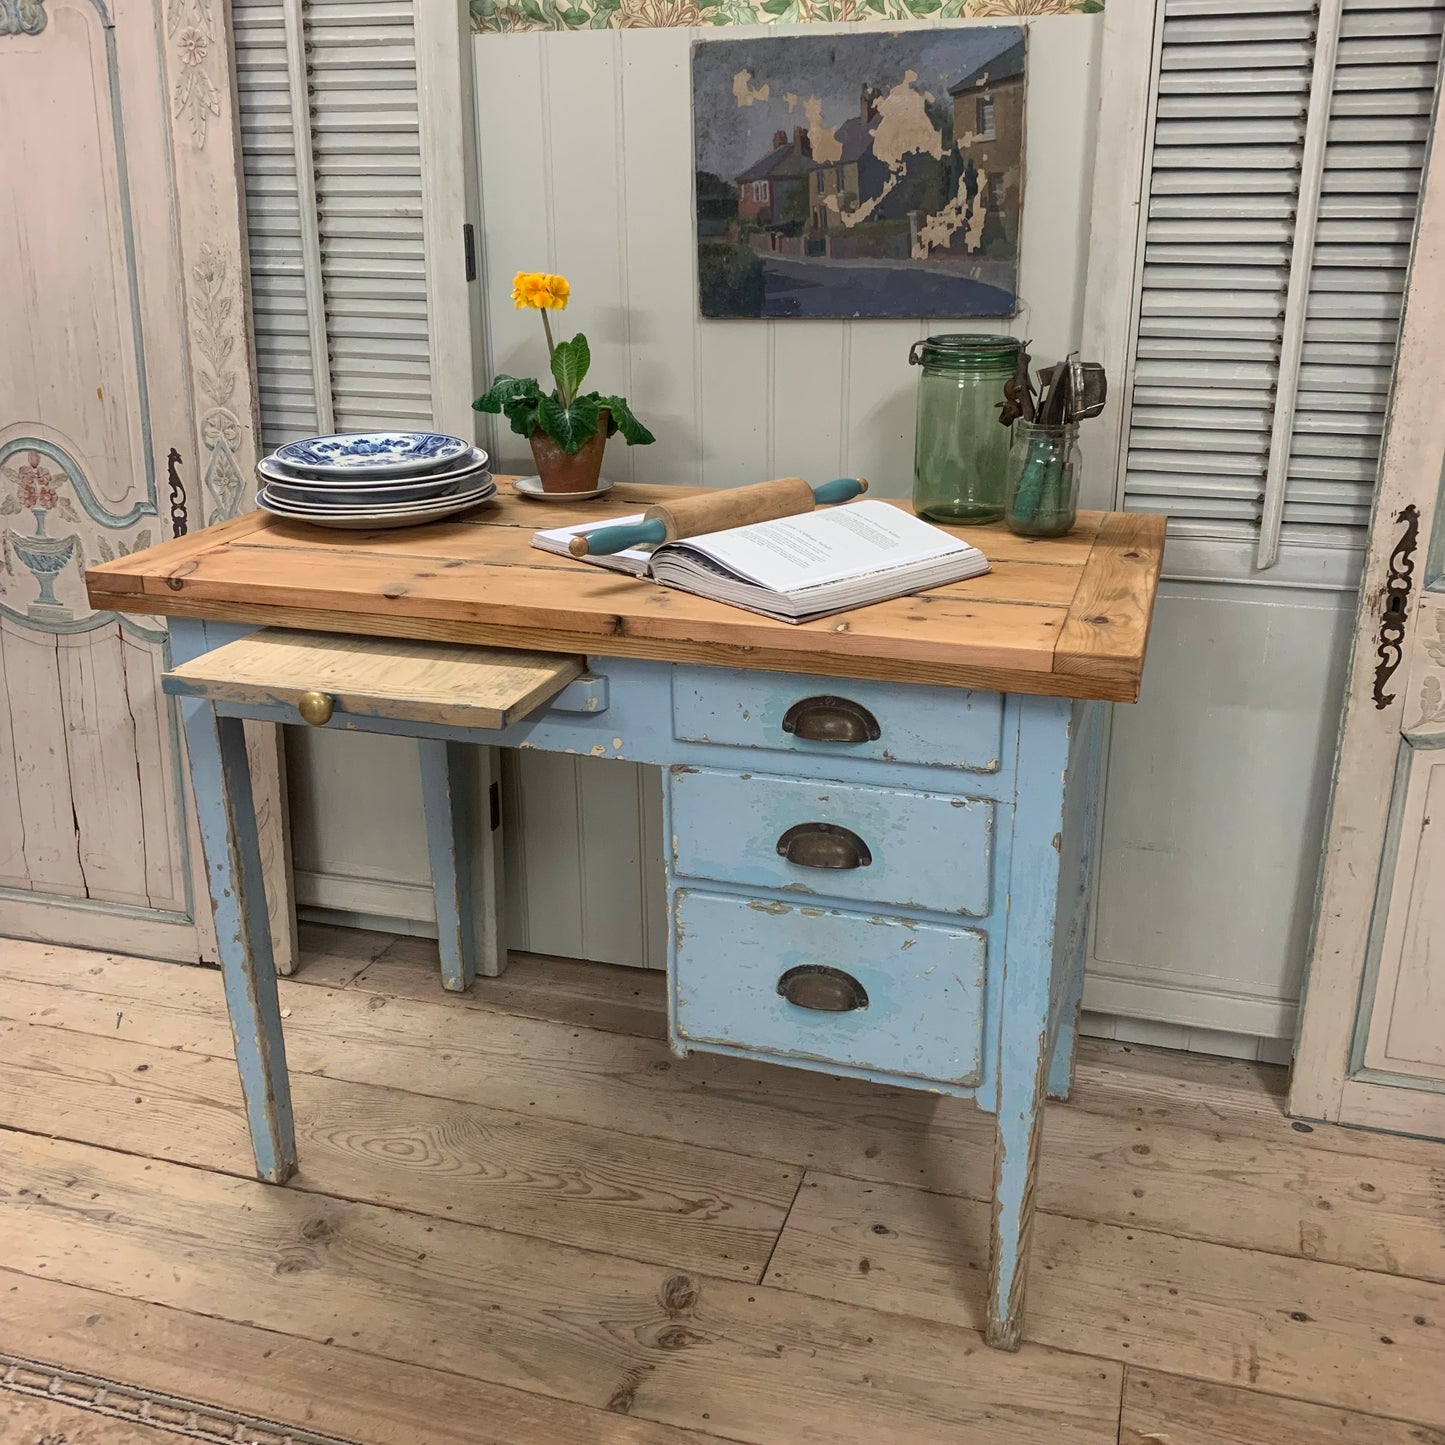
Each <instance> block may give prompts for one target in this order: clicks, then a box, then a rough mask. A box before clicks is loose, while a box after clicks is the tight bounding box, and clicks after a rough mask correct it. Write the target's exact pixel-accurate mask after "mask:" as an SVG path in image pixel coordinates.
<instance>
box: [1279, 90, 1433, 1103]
mask: <svg viewBox="0 0 1445 1445" xmlns="http://www.w3.org/2000/svg"><path fill="white" fill-rule="evenodd" d="M1438 115H1439V91H1438V87H1437V92H1436V109H1435V113H1434V119H1432V126H1431V143H1430V147H1429V152H1428V153H1427V156H1426V162H1425V174H1424V177H1423V181H1422V184H1421V189H1420V204H1419V210H1418V212H1417V218H1416V228H1415V241H1414V248H1413V251H1412V254H1411V261H1410V271H1409V275H1408V278H1407V280H1406V292H1405V309H1404V315H1403V318H1402V321H1401V329H1400V346H1399V351H1398V353H1397V358H1396V363H1395V379H1394V383H1393V385H1392V387H1391V394H1390V402H1389V410H1388V412H1387V414H1386V417H1385V435H1384V445H1383V449H1382V452H1381V458H1380V480H1379V485H1378V486H1377V488H1376V492H1375V506H1374V511H1373V513H1372V516H1371V521H1370V544H1369V550H1368V552H1367V554H1366V558H1365V567H1364V575H1363V578H1362V582H1361V588H1360V600H1359V606H1358V609H1357V611H1356V615H1355V635H1354V644H1353V648H1352V652H1351V657H1350V669H1349V683H1348V688H1349V690H1348V693H1347V695H1346V698H1345V708H1344V713H1343V717H1342V720H1341V724H1340V738H1339V744H1338V747H1337V750H1336V754H1335V781H1334V786H1333V789H1332V792H1331V796H1330V808H1329V815H1328V820H1327V824H1326V834H1325V851H1324V858H1323V862H1322V867H1321V871H1320V883H1319V890H1318V894H1317V905H1316V910H1315V926H1314V934H1313V938H1312V940H1311V945H1310V958H1309V966H1308V970H1307V973H1306V978H1305V992H1304V999H1303V1002H1302V1005H1301V1008H1300V1020H1299V1032H1298V1036H1297V1038H1296V1041H1295V1057H1294V1071H1293V1075H1292V1078H1291V1087H1290V1096H1289V1111H1290V1113H1291V1114H1296V1115H1303V1116H1305V1117H1307V1118H1312V1119H1329V1120H1339V1121H1342V1122H1349V1123H1354V1124H1362V1125H1371V1124H1375V1125H1377V1126H1378V1127H1381V1128H1397V1129H1398V1128H1402V1127H1403V1125H1401V1124H1400V1123H1399V1122H1398V1115H1397V1114H1396V1113H1395V1112H1394V1111H1393V1110H1391V1109H1389V1108H1388V1107H1387V1106H1385V1105H1384V1104H1383V1103H1382V1101H1381V1100H1379V1099H1377V1098H1375V1096H1376V1095H1378V1094H1379V1093H1380V1092H1381V1089H1382V1086H1381V1085H1378V1084H1366V1083H1363V1082H1356V1081H1352V1080H1351V1078H1350V1072H1351V1071H1350V1051H1351V1047H1352V1043H1353V1039H1354V1032H1355V1019H1356V1015H1357V1013H1358V1010H1359V1006H1360V997H1361V993H1360V991H1361V986H1362V983H1363V978H1364V971H1365V964H1366V952H1367V943H1368V938H1369V933H1370V928H1371V923H1372V919H1373V915H1374V902H1375V895H1376V888H1377V882H1378V878H1379V871H1380V862H1381V856H1382V851H1383V849H1384V844H1385V832H1386V827H1387V824H1388V818H1389V813H1390V801H1391V780H1392V778H1393V777H1394V773H1395V764H1396V758H1397V755H1398V751H1399V742H1400V736H1401V733H1402V732H1403V730H1404V729H1403V722H1404V710H1405V690H1404V689H1403V688H1401V689H1399V690H1398V691H1397V693H1396V696H1395V700H1394V701H1393V702H1392V703H1390V704H1389V705H1388V706H1387V707H1384V708H1377V707H1375V706H1374V701H1373V695H1372V685H1373V677H1374V670H1375V664H1376V661H1377V659H1376V657H1375V651H1374V648H1375V642H1376V635H1377V632H1378V628H1379V623H1380V618H1381V605H1382V599H1383V598H1384V596H1385V581H1386V577H1387V575H1388V572H1389V564H1390V554H1391V553H1392V552H1393V550H1394V548H1395V545H1396V542H1397V541H1398V536H1399V526H1398V524H1397V522H1396V517H1397V515H1398V513H1399V512H1400V510H1401V509H1402V508H1403V507H1405V506H1407V505H1409V504H1411V503H1413V504H1414V505H1415V506H1416V507H1417V508H1418V509H1419V514H1420V537H1421V545H1420V547H1419V548H1418V549H1417V553H1416V558H1417V561H1416V566H1417V568H1419V569H1421V572H1422V573H1423V568H1424V559H1425V556H1426V554H1427V552H1428V544H1429V537H1430V531H1431V525H1432V523H1433V521H1434V517H1435V510H1436V500H1437V494H1438V491H1439V487H1440V475H1441V470H1440V467H1441V456H1442V453H1445V411H1442V410H1441V408H1440V406H1439V399H1438V380H1437V378H1438V375H1439V371H1440V368H1441V365H1442V364H1445V347H1442V346H1441V344H1440V342H1439V341H1438V340H1437V338H1438V337H1439V336H1440V335H1441V333H1442V330H1445V164H1442V163H1440V162H1439V155H1438V153H1437V152H1436V149H1435V145H1434V126H1435V123H1436V121H1437V120H1438ZM1421 585H1423V580H1422V582H1421ZM1414 618H1415V613H1414V611H1413V610H1412V611H1410V612H1409V613H1408V615H1407V622H1406V627H1407V633H1406V637H1405V639H1403V655H1406V656H1408V652H1409V647H1408V643H1409V638H1410V629H1412V628H1413V623H1414Z"/></svg>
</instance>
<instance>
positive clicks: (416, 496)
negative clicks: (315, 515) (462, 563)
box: [263, 468, 495, 512]
mask: <svg viewBox="0 0 1445 1445" xmlns="http://www.w3.org/2000/svg"><path fill="white" fill-rule="evenodd" d="M494 485H495V483H494V482H493V481H492V474H491V473H490V472H489V471H487V470H485V468H484V469H483V470H482V471H479V472H473V473H472V474H471V475H470V476H467V477H462V478H460V479H458V480H457V481H452V482H442V483H441V484H440V485H437V484H433V485H431V486H423V487H409V486H407V485H406V484H405V483H403V482H396V483H393V484H392V485H391V486H387V487H378V486H369V487H367V489H366V490H365V491H364V492H361V491H357V490H353V489H349V488H338V487H330V488H327V489H325V490H319V489H318V490H315V491H313V490H312V489H311V488H310V487H304V486H301V485H299V484H298V483H296V482H267V483H266V485H265V487H264V488H263V490H264V491H265V493H266V496H267V497H268V498H269V499H270V500H271V501H273V502H280V503H281V504H282V505H284V506H290V507H300V508H301V509H302V510H303V511H311V510H315V511H318V512H323V511H325V512H342V511H348V510H349V511H353V512H355V511H358V510H359V511H364V512H375V511H382V510H385V509H386V508H388V507H404V506H409V505H414V504H415V503H417V502H423V503H424V502H446V501H450V500H452V498H454V497H460V496H462V495H464V494H465V493H469V492H479V491H482V490H484V489H485V488H487V487H490V486H494Z"/></svg>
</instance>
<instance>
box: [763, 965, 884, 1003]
mask: <svg viewBox="0 0 1445 1445" xmlns="http://www.w3.org/2000/svg"><path fill="white" fill-rule="evenodd" d="M778 992H779V993H780V994H782V996H783V997H784V998H785V999H787V1001H788V1002H789V1003H790V1004H794V1005H796V1006H797V1007H798V1008H806V1009H812V1010H814V1011H815V1012H816V1013H830V1014H843V1013H851V1012H852V1011H853V1010H854V1009H860V1008H867V1007H868V994H867V991H866V990H865V989H864V987H863V985H862V984H861V983H859V982H858V980H857V979H856V978H854V977H853V976H852V975H851V974H847V973H844V972H843V970H842V969H841V968H829V967H828V965H827V964H823V963H804V964H800V965H799V966H798V967H797V968H790V969H789V970H788V971H787V972H786V973H785V974H784V975H783V976H782V977H781V978H780V979H779V980H778Z"/></svg>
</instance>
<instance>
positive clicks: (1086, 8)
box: [1074, 0, 1104, 15]
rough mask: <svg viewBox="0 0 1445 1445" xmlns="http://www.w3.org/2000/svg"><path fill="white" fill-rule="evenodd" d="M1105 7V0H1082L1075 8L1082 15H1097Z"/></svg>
mask: <svg viewBox="0 0 1445 1445" xmlns="http://www.w3.org/2000/svg"><path fill="white" fill-rule="evenodd" d="M1103 8H1104V0H1080V3H1079V4H1077V5H1075V6H1074V9H1075V10H1077V11H1078V12H1079V14H1080V15H1097V14H1098V13H1099V12H1100V11H1101V10H1102V9H1103Z"/></svg>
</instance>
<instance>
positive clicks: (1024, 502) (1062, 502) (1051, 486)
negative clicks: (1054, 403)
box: [1004, 419, 1080, 537]
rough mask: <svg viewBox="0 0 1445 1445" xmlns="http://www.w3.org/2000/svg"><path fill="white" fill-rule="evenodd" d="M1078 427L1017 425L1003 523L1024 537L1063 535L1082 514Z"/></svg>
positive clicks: (1009, 465) (1064, 425)
mask: <svg viewBox="0 0 1445 1445" xmlns="http://www.w3.org/2000/svg"><path fill="white" fill-rule="evenodd" d="M1079 469H1080V468H1079V425H1078V423H1077V422H1068V423H1066V424H1063V425H1057V424H1055V425H1045V424H1044V423H1042V422H1036V421H1023V420H1022V419H1021V420H1019V421H1016V422H1015V423H1014V424H1013V435H1012V437H1011V438H1010V441H1009V451H1008V490H1007V493H1006V496H1005V499H1004V521H1005V522H1007V523H1008V525H1009V530H1010V531H1013V532H1018V533H1019V534H1020V535H1021V536H1024V537H1062V536H1063V535H1064V534H1065V533H1066V532H1068V531H1070V530H1072V528H1073V525H1074V519H1075V517H1076V516H1077V515H1078V510H1079Z"/></svg>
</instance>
